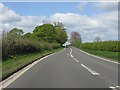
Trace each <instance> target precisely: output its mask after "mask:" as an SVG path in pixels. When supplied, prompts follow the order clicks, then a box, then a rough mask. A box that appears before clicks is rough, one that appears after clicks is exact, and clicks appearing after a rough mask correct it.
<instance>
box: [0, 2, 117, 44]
mask: <svg viewBox="0 0 120 90" xmlns="http://www.w3.org/2000/svg"><path fill="white" fill-rule="evenodd" d="M117 5H118V3H117V2H3V3H0V10H1V9H2V11H3V12H0V17H2V19H1V18H0V21H2V22H3V23H2V26H3V28H4V29H5V30H7V31H9V30H11V29H12V28H15V27H16V28H21V29H23V31H24V32H25V33H27V32H32V31H33V30H34V28H35V27H36V26H38V25H42V24H43V23H45V22H47V21H48V22H49V23H53V22H55V21H57V22H58V21H59V22H62V23H63V24H64V25H65V27H66V28H67V33H68V36H70V33H71V32H73V31H76V32H78V33H80V34H81V36H82V40H83V42H91V41H93V40H94V38H95V37H97V36H99V37H100V38H101V39H102V40H117V39H118V37H117V36H118V10H117V7H118V6H117Z"/></svg>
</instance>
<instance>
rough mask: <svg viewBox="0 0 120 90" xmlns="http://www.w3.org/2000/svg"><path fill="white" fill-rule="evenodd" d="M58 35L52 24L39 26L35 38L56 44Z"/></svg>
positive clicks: (34, 33)
mask: <svg viewBox="0 0 120 90" xmlns="http://www.w3.org/2000/svg"><path fill="white" fill-rule="evenodd" d="M56 34H57V33H56V31H55V27H54V26H53V25H52V24H43V25H41V26H37V27H35V29H34V31H33V37H35V38H37V39H39V40H44V41H47V42H55V41H56Z"/></svg>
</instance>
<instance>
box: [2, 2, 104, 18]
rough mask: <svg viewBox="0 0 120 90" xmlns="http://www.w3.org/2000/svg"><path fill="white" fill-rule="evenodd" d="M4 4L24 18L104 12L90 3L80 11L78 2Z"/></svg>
mask: <svg viewBox="0 0 120 90" xmlns="http://www.w3.org/2000/svg"><path fill="white" fill-rule="evenodd" d="M94 3H95V2H94ZM4 4H5V5H6V6H7V7H9V8H10V9H11V10H13V11H15V12H16V13H18V14H20V15H24V16H27V15H32V16H40V15H43V16H50V15H52V14H54V13H78V14H83V15H88V16H89V15H94V14H97V13H102V12H104V11H102V10H98V9H95V7H94V6H93V3H91V2H89V3H88V4H87V6H85V7H84V8H83V9H82V10H80V9H79V8H77V6H78V5H79V2H6V3H4Z"/></svg>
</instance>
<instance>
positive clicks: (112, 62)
mask: <svg viewBox="0 0 120 90" xmlns="http://www.w3.org/2000/svg"><path fill="white" fill-rule="evenodd" d="M79 50H80V51H81V52H83V53H85V54H87V55H89V56H93V57H96V58H99V59H102V60H105V61H108V62H112V63H116V64H120V63H119V62H115V61H111V60H108V59H105V58H102V57H98V56H96V55H92V54H90V53H87V52H85V51H83V50H81V49H79Z"/></svg>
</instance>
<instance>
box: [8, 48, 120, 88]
mask: <svg viewBox="0 0 120 90" xmlns="http://www.w3.org/2000/svg"><path fill="white" fill-rule="evenodd" d="M6 88H119V85H118V64H117V63H113V62H108V61H105V60H101V59H100V58H96V57H93V56H90V55H87V54H85V53H83V52H81V51H80V50H79V49H77V48H74V47H69V48H66V49H65V50H63V51H61V52H60V53H57V54H53V55H51V56H49V57H47V58H44V60H42V61H40V62H38V63H37V64H36V65H34V66H33V67H31V68H30V69H29V70H27V71H26V72H25V73H23V74H22V75H21V76H20V77H19V78H17V79H16V80H14V81H13V82H12V83H11V84H8V85H7V87H6Z"/></svg>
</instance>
